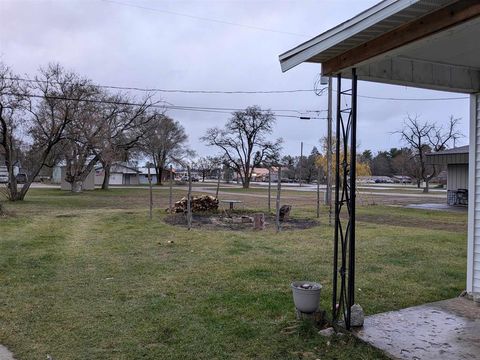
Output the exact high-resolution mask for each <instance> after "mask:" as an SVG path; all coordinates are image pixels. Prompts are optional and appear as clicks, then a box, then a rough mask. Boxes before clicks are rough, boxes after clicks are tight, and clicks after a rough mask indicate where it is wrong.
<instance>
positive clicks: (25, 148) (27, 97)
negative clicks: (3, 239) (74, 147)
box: [0, 64, 88, 201]
mask: <svg viewBox="0 0 480 360" xmlns="http://www.w3.org/2000/svg"><path fill="white" fill-rule="evenodd" d="M33 80H34V81H33V82H30V83H23V82H22V81H21V80H19V79H18V77H17V76H15V75H13V74H12V73H11V71H10V70H8V69H7V68H6V67H5V66H2V71H1V74H0V83H2V86H1V87H2V89H3V90H2V91H3V92H2V95H1V102H2V104H8V105H7V106H6V107H5V106H4V105H2V106H3V110H5V109H7V112H3V110H2V118H3V120H2V135H1V136H2V144H3V145H2V147H4V150H6V151H5V153H6V158H7V159H6V163H7V167H9V173H10V174H9V199H10V200H12V201H16V200H23V199H24V198H25V195H26V193H27V191H28V190H29V188H30V186H31V184H32V182H33V181H34V179H35V178H36V177H37V176H38V174H39V173H40V171H41V170H42V168H44V167H46V166H47V167H49V166H53V164H54V162H55V160H56V159H58V155H59V151H58V148H59V144H60V143H61V142H62V141H63V140H64V138H65V130H66V128H67V126H68V125H69V124H70V123H71V122H72V121H73V119H74V118H75V117H76V116H78V114H80V113H81V112H82V107H81V104H82V102H83V100H84V99H85V97H86V96H88V92H85V91H84V87H85V86H86V85H88V81H87V80H85V79H82V78H80V77H79V76H78V75H77V74H75V73H72V72H67V71H65V70H64V69H63V68H62V67H61V66H60V65H55V64H51V65H49V66H48V67H46V68H44V69H41V70H40V72H39V75H37V76H35V78H34V79H33ZM13 102H15V103H16V105H15V106H16V107H15V112H9V111H10V110H12V109H13V107H12V104H13ZM8 109H10V110H8ZM19 110H20V111H19ZM20 148H22V151H21V152H20V151H12V150H14V149H17V150H18V149H20ZM19 154H21V157H22V158H21V166H22V168H24V169H25V170H26V172H27V180H26V182H25V183H24V184H23V186H22V187H21V188H20V189H18V187H17V181H16V178H15V176H14V174H13V167H14V166H17V164H19V163H20V159H19Z"/></svg>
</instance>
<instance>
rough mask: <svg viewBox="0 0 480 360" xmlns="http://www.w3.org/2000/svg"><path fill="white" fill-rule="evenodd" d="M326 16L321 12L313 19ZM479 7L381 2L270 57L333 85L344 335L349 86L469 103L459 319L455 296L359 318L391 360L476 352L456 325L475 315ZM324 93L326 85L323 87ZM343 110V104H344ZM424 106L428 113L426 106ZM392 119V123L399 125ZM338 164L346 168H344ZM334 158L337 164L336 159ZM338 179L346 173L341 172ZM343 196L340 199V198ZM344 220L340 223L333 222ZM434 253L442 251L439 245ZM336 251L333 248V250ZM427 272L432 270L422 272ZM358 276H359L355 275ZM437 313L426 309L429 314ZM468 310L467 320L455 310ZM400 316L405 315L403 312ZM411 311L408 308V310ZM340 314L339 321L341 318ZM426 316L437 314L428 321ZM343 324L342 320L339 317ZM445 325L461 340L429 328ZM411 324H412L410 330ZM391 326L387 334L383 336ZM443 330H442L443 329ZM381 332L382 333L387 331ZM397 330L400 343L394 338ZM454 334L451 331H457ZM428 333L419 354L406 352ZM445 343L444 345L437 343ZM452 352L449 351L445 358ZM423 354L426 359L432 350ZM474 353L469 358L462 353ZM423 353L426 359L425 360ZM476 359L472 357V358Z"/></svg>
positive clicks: (478, 338) (479, 256) (338, 302)
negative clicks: (312, 68)
mask: <svg viewBox="0 0 480 360" xmlns="http://www.w3.org/2000/svg"><path fill="white" fill-rule="evenodd" d="M323 16H324V17H327V16H328V14H323ZM479 35H480V2H479V1H469V0H384V1H381V2H379V3H377V4H376V5H374V6H372V7H371V8H369V9H366V10H365V11H363V12H361V13H360V14H358V15H357V16H355V17H353V18H351V19H349V20H347V21H345V22H343V23H341V24H338V25H337V26H335V27H333V28H332V29H330V30H328V31H326V32H324V33H322V34H320V35H318V36H316V37H314V38H312V39H310V40H307V41H305V42H302V43H301V44H299V45H297V46H296V47H294V48H292V49H291V50H289V51H287V52H285V53H283V54H281V55H280V57H279V60H280V66H281V69H282V71H284V72H285V71H288V70H290V69H292V68H293V67H295V66H298V65H300V64H303V63H316V64H321V74H322V75H323V76H325V77H329V78H330V81H329V82H330V84H331V83H332V81H331V79H332V78H334V79H336V92H335V96H336V98H337V101H336V102H335V109H333V110H334V111H333V113H334V114H336V119H335V120H336V128H337V129H345V130H344V131H343V132H342V131H336V132H335V136H336V143H337V144H339V143H341V142H343V144H345V145H346V146H348V148H349V149H347V150H349V151H350V153H348V151H344V152H343V154H338V155H339V156H336V159H335V162H336V169H340V166H339V164H340V161H342V163H343V164H347V165H346V167H347V168H346V169H345V170H348V171H343V172H341V171H338V174H337V176H338V177H337V180H336V181H337V182H338V183H339V185H340V186H336V187H335V191H336V199H339V192H340V189H343V191H344V193H342V195H343V194H345V195H347V196H346V197H345V198H344V197H343V196H342V197H341V198H340V199H341V201H339V200H337V202H336V204H335V230H334V247H333V251H334V256H333V258H334V264H333V267H334V268H333V272H334V277H333V281H332V283H333V288H332V302H331V303H332V314H333V320H334V321H335V322H337V323H338V324H341V321H344V323H343V324H344V326H345V327H346V328H347V329H350V328H351V320H352V317H351V315H352V311H351V309H352V306H353V305H354V304H355V295H356V289H357V286H355V277H356V272H355V263H356V256H357V255H356V252H355V244H356V226H355V224H356V216H355V214H356V204H355V191H356V187H355V178H356V170H355V162H356V161H355V159H356V147H357V122H361V121H364V119H362V118H360V117H359V116H358V106H359V102H360V101H362V100H361V98H359V96H358V81H359V80H361V81H368V82H373V83H385V84H391V85H401V86H410V87H416V88H424V89H430V90H442V91H449V92H456V93H463V94H468V95H469V99H470V142H469V143H470V147H469V154H468V157H469V161H468V164H469V165H468V166H469V172H468V188H469V189H470V191H469V193H468V236H467V239H466V243H467V259H466V262H465V268H466V283H465V285H466V286H465V289H466V294H467V295H468V296H467V298H465V299H462V300H461V304H460V305H459V306H461V307H462V315H459V313H458V311H457V310H456V309H458V307H456V306H457V305H456V304H458V301H457V300H455V299H452V300H450V302H447V303H444V304H443V305H441V306H440V307H439V306H435V305H433V304H431V305H429V306H427V305H424V307H423V308H421V309H417V310H415V309H412V308H410V310H408V309H404V310H405V311H404V312H401V311H400V312H398V313H397V312H392V313H389V314H380V315H379V316H377V317H367V319H366V321H365V326H364V328H363V329H362V331H361V332H357V333H356V334H357V336H358V337H360V338H361V339H363V340H365V341H368V342H369V343H371V344H373V345H374V346H377V347H379V348H380V349H382V350H384V351H386V352H388V354H389V355H390V357H394V358H403V359H406V358H409V359H413V358H428V359H460V358H474V357H475V354H479V353H480V332H479V331H478V328H476V329H473V328H472V329H468V328H466V325H465V324H466V320H468V321H471V322H472V323H473V322H474V321H478V320H475V319H478V318H480V308H479V307H477V306H475V304H474V302H473V301H472V300H471V299H472V298H473V294H478V293H480V231H479V230H480V46H479V42H478V37H479ZM329 89H330V90H331V89H332V86H331V85H330V86H329ZM346 103H348V106H346V105H345V104H346ZM425 106H428V105H427V104H426V105H425ZM401 115H402V114H399V119H401ZM347 157H348V158H349V161H348V162H347ZM340 158H342V159H340ZM347 174H348V175H347ZM344 199H345V200H344ZM341 214H345V216H343V215H342V216H341ZM439 246H442V245H441V244H439ZM339 249H341V251H339ZM432 271H433V269H432ZM360 275H361V274H360ZM435 308H436V309H441V310H442V312H440V311H438V310H437V311H434V309H435ZM466 309H468V311H469V313H468V314H467V313H466V312H465V311H464V310H466ZM407 310H408V311H407ZM415 311H417V312H416V313H415ZM412 313H414V314H415V319H420V318H422V319H427V320H425V321H424V322H421V323H419V322H414V321H413V322H408V321H407V322H400V321H398V319H401V318H404V316H403V314H412ZM343 314H345V316H344V315H343ZM432 314H436V315H438V314H440V315H439V316H438V317H436V318H435V316H434V315H432ZM342 317H343V319H342ZM447 322H449V324H453V325H451V326H452V327H451V328H452V329H454V328H455V329H456V330H458V329H460V330H461V331H462V333H463V334H465V336H451V332H445V333H444V334H440V333H438V332H436V331H435V327H436V328H437V329H441V328H444V327H445V326H446V323H447ZM412 324H414V325H413V326H412ZM392 326H394V327H395V331H396V332H395V333H393V332H392V331H391V330H392V329H393V327H392ZM449 326H450V325H449ZM389 329H390V330H389ZM399 333H401V334H402V336H398V334H399ZM457 333H458V331H457ZM424 335H429V336H430V338H431V339H433V340H434V342H435V344H432V343H431V342H430V344H428V347H429V351H430V352H429V353H426V352H425V349H423V350H422V348H421V347H419V346H417V345H415V344H417V341H418V339H419V338H420V337H422V336H424ZM443 343H446V344H448V348H447V347H444V348H441V346H439V344H443ZM452 349H454V350H453V351H452ZM432 351H433V353H432ZM472 354H474V355H472ZM426 355H427V356H426ZM477 356H478V355H477Z"/></svg>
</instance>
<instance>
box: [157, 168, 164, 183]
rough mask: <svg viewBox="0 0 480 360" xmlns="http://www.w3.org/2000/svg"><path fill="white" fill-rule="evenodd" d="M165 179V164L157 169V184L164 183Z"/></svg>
mask: <svg viewBox="0 0 480 360" xmlns="http://www.w3.org/2000/svg"><path fill="white" fill-rule="evenodd" d="M162 180H163V166H159V167H158V169H157V185H162Z"/></svg>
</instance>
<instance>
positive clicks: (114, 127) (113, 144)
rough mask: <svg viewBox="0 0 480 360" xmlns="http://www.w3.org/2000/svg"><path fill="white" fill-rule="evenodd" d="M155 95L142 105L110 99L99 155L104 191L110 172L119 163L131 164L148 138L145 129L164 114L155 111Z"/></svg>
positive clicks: (120, 98)
mask: <svg viewBox="0 0 480 360" xmlns="http://www.w3.org/2000/svg"><path fill="white" fill-rule="evenodd" d="M151 98H152V95H147V96H145V98H144V99H143V100H142V101H141V102H140V103H138V104H137V103H136V102H135V99H131V98H129V97H128V96H125V95H121V94H115V95H110V96H108V97H107V98H106V99H105V101H104V103H103V104H104V105H103V106H102V107H101V109H100V111H101V114H102V116H101V121H102V124H103V131H102V134H101V141H99V142H98V146H97V147H96V152H97V153H98V154H99V161H100V163H101V164H102V167H103V171H104V179H103V184H102V189H104V190H107V189H108V185H109V180H110V169H111V166H112V164H113V163H114V162H116V161H127V160H128V159H129V158H130V157H131V156H132V152H135V151H138V150H139V149H140V141H141V140H142V139H143V137H144V136H145V131H144V129H145V127H146V126H148V124H149V123H150V122H151V121H152V120H153V119H155V118H157V117H159V116H163V113H162V112H160V111H157V110H152V108H151V107H152V106H153V105H154V103H152V101H151Z"/></svg>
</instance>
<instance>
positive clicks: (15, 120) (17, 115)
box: [0, 63, 26, 201]
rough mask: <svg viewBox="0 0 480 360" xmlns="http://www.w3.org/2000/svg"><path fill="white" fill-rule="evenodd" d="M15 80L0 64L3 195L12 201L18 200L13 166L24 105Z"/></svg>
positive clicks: (16, 158)
mask: <svg viewBox="0 0 480 360" xmlns="http://www.w3.org/2000/svg"><path fill="white" fill-rule="evenodd" d="M15 78H16V76H15V75H14V74H13V73H12V71H11V70H10V69H9V68H8V67H7V66H6V65H4V64H1V63H0V150H1V153H3V157H4V158H5V166H6V168H7V173H8V184H7V187H6V189H5V194H6V196H7V198H8V199H10V200H12V201H15V200H19V199H18V190H17V182H16V178H15V166H17V165H18V163H19V157H20V156H19V152H20V144H21V140H20V137H21V126H22V120H23V119H24V118H25V105H26V102H25V98H24V97H23V95H22V92H23V91H24V89H22V88H21V86H20V84H19V82H18V81H16V80H14V79H15ZM0 166H3V164H0Z"/></svg>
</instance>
